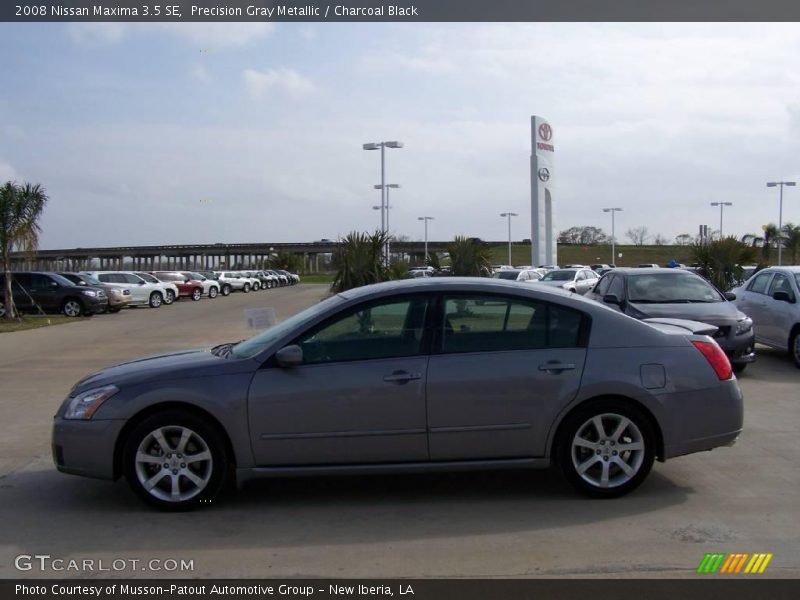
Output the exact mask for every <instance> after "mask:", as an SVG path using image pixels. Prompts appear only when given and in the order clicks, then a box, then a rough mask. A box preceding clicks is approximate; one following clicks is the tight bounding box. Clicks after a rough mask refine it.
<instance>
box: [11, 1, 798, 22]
mask: <svg viewBox="0 0 800 600" xmlns="http://www.w3.org/2000/svg"><path fill="white" fill-rule="evenodd" d="M0 21H8V22H14V21H20V22H22V21H26V22H36V21H38V22H48V21H49V22H52V21H127V22H136V21H142V22H148V21H150V22H152V21H172V22H183V21H185V22H195V23H197V22H214V21H240V22H246V21H253V22H264V21H276V22H277V21H298V22H299V21H306V22H308V21H317V22H325V21H332V22H373V21H388V22H392V21H397V22H418V23H422V22H468V21H475V22H482V21H491V22H513V21H518V22H526V21H527V22H532V21H551V22H555V21H562V22H578V21H622V22H633V21H643V22H644V21H665V22H678V21H680V22H692V21H706V22H709V21H711V22H716V21H731V22H746V21H762V22H769V21H800V2H798V1H797V0H758V1H757V2H755V1H753V0H395V1H388V2H384V1H382V0H346V1H339V2H337V1H336V0H327V1H326V0H306V1H305V2H298V3H291V2H289V3H287V2H281V1H273V0H108V1H105V0H40V1H31V0H3V2H2V3H0Z"/></svg>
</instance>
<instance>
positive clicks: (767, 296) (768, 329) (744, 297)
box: [731, 267, 800, 369]
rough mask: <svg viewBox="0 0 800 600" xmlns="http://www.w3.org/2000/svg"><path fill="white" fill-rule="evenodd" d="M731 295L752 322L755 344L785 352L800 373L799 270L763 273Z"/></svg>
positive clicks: (757, 274)
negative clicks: (734, 295) (734, 296)
mask: <svg viewBox="0 0 800 600" xmlns="http://www.w3.org/2000/svg"><path fill="white" fill-rule="evenodd" d="M731 291H732V292H733V293H734V294H736V300H734V304H736V307H737V308H738V309H739V310H740V311H742V312H743V313H744V314H746V315H747V316H748V317H750V318H751V319H752V320H753V329H754V330H755V333H756V342H758V343H760V344H764V345H765V346H769V347H771V348H776V349H777V350H783V351H788V352H789V354H791V356H792V360H794V364H795V366H796V367H797V368H799V369H800V303H798V300H800V267H770V268H768V269H764V270H763V271H759V272H758V273H756V274H755V275H753V276H752V277H751V278H750V279H749V280H747V281H746V282H745V283H744V284H743V285H742V286H741V287H738V288H734V289H733V290H731Z"/></svg>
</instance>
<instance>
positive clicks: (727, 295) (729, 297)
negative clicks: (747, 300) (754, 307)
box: [725, 292, 736, 302]
mask: <svg viewBox="0 0 800 600" xmlns="http://www.w3.org/2000/svg"><path fill="white" fill-rule="evenodd" d="M725 300H729V301H731V302H733V301H734V300H736V294H734V293H733V292H725Z"/></svg>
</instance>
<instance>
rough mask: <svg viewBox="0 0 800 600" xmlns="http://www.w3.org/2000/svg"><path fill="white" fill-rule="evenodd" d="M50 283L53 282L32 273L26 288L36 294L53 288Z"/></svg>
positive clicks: (45, 276)
mask: <svg viewBox="0 0 800 600" xmlns="http://www.w3.org/2000/svg"><path fill="white" fill-rule="evenodd" d="M52 282H53V280H52V279H50V278H49V277H48V276H47V275H39V274H38V273H34V274H33V275H31V282H30V285H29V286H28V289H29V290H31V291H36V292H42V291H46V290H50V289H53V287H54V286H52V285H51V283H52Z"/></svg>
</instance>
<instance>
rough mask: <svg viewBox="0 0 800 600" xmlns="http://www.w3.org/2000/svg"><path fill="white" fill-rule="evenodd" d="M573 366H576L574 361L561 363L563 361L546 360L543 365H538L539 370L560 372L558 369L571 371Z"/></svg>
mask: <svg viewBox="0 0 800 600" xmlns="http://www.w3.org/2000/svg"><path fill="white" fill-rule="evenodd" d="M575 368H576V367H575V364H574V363H563V362H557V361H553V362H547V363H544V364H543V365H539V370H540V371H559V372H560V371H571V370H573V369H575Z"/></svg>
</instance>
